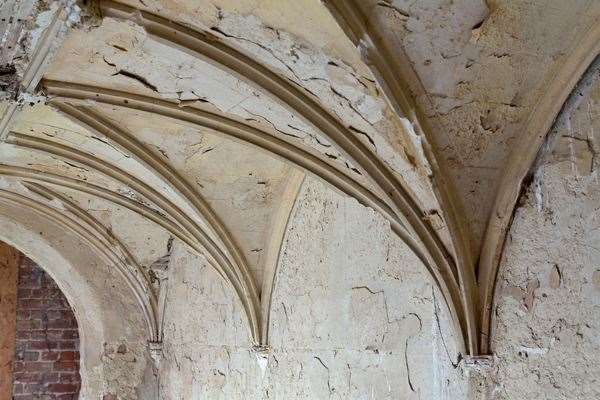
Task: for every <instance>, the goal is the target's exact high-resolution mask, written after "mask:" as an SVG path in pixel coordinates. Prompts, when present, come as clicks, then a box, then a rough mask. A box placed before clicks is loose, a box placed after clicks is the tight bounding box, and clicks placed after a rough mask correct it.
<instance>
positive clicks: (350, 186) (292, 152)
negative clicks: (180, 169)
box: [42, 80, 462, 332]
mask: <svg viewBox="0 0 600 400" xmlns="http://www.w3.org/2000/svg"><path fill="white" fill-rule="evenodd" d="M42 85H43V88H44V91H45V92H46V94H47V95H48V96H49V97H50V100H49V104H53V102H56V101H58V102H62V103H64V102H70V103H76V102H77V101H79V102H80V103H81V104H89V102H90V101H93V102H97V103H101V104H107V105H112V106H118V107H124V108H130V109H132V110H139V111H145V112H149V113H153V114H156V115H162V116H165V117H168V118H172V119H175V120H177V121H179V122H182V123H185V124H190V125H192V126H194V127H201V128H208V129H210V130H212V131H214V132H215V133H217V134H223V135H225V136H228V137H231V138H234V139H236V140H238V141H242V142H244V143H248V144H252V145H254V146H257V147H259V148H261V149H263V150H266V151H268V152H270V153H273V154H275V155H277V156H279V157H280V158H283V159H284V160H286V161H288V162H291V163H293V164H295V165H297V166H299V167H301V168H303V169H306V170H307V171H308V172H312V173H313V174H315V175H317V176H318V177H319V178H321V179H323V180H325V181H326V182H328V183H330V184H332V185H333V186H334V187H336V188H337V189H338V190H341V191H342V192H344V193H346V194H348V195H350V196H352V197H355V198H356V199H357V200H359V201H360V202H361V203H362V204H365V205H367V206H370V207H373V208H374V209H375V210H378V211H380V212H382V211H383V212H382V214H383V215H384V216H385V217H386V218H388V220H389V221H390V224H391V227H392V229H393V231H394V232H395V233H396V234H398V235H399V236H400V237H401V238H402V240H403V241H405V242H406V243H407V245H409V247H410V248H411V249H412V250H413V251H414V252H415V253H416V254H417V256H418V257H419V258H420V260H421V261H422V262H423V263H424V264H425V265H426V266H428V268H429V270H430V272H431V274H432V276H433V278H434V280H435V281H436V284H437V285H439V287H440V288H441V290H442V293H444V295H445V296H446V298H448V296H453V297H454V302H450V301H448V305H449V307H450V308H451V309H454V306H453V305H456V304H458V305H460V302H458V303H457V302H456V301H459V299H460V298H459V291H458V286H457V284H456V281H455V279H454V273H451V274H450V276H449V277H448V278H447V279H448V280H443V279H442V278H441V276H440V269H438V268H437V267H436V265H437V264H435V263H433V262H432V261H431V260H430V258H429V256H428V254H427V252H426V251H424V249H423V246H422V245H421V244H419V241H418V240H415V237H414V236H413V235H411V234H410V233H409V231H407V230H406V229H405V226H406V225H405V224H403V223H402V222H401V219H400V217H399V215H398V213H397V212H394V211H393V206H388V202H390V199H389V198H385V197H384V199H380V198H378V197H377V195H376V194H374V191H373V189H371V187H370V185H368V186H367V185H365V184H362V183H359V182H357V180H356V178H354V177H353V176H350V175H348V172H347V171H342V170H340V168H339V167H338V166H335V165H332V163H331V162H329V161H325V156H322V155H316V154H315V152H314V151H312V150H308V149H306V148H305V146H303V145H301V144H299V143H298V142H297V141H295V140H293V139H289V138H285V139H284V138H282V137H281V136H279V135H277V134H276V133H274V132H269V131H267V130H265V129H264V128H259V127H257V126H255V125H254V124H250V123H247V122H245V121H239V120H237V119H235V118H233V117H230V116H227V115H223V114H220V113H216V112H215V111H214V110H212V109H211V110H208V109H202V108H200V107H201V106H194V107H185V106H184V107H182V106H180V105H179V104H178V103H176V102H173V101H169V100H163V99H158V98H154V97H148V96H144V95H139V94H132V93H126V92H122V91H117V90H113V89H107V88H101V87H95V86H90V85H85V84H77V83H71V82H57V81H52V80H44V81H43V82H42ZM380 190H381V189H380ZM380 190H378V191H375V193H379V192H380ZM424 224H425V223H424ZM445 257H446V258H444V259H445V260H446V261H447V262H451V259H450V258H449V256H448V255H446V256H445ZM460 312H461V309H460V308H458V309H456V314H455V315H460ZM458 321H459V319H455V322H458ZM457 331H458V332H461V331H462V329H461V328H459V327H458V326H457Z"/></svg>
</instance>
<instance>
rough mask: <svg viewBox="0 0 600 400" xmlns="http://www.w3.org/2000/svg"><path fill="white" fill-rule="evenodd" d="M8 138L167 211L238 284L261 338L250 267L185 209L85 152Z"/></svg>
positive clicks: (253, 332) (21, 137) (253, 328)
mask: <svg viewBox="0 0 600 400" xmlns="http://www.w3.org/2000/svg"><path fill="white" fill-rule="evenodd" d="M7 141H8V142H9V143H12V144H15V145H17V146H20V147H23V148H28V149H31V150H35V151H40V152H45V153H47V154H50V155H52V156H55V157H59V158H63V159H65V160H67V161H69V162H75V163H78V164H80V165H83V166H85V167H87V168H90V169H93V170H95V171H97V172H99V173H101V174H103V175H105V176H107V177H110V178H112V179H114V180H115V181H117V182H119V183H121V184H123V185H125V186H127V187H129V188H131V189H132V190H134V191H135V192H137V193H139V194H141V195H142V196H143V197H144V198H146V199H147V200H149V201H150V202H152V203H153V204H155V205H156V206H158V207H159V208H160V209H161V210H163V211H165V212H166V213H167V215H168V216H169V217H171V219H172V220H174V221H175V222H176V223H177V224H178V225H179V226H180V227H182V228H183V230H184V232H187V233H188V234H189V235H190V236H191V237H193V238H194V241H195V242H196V243H197V245H196V246H194V247H193V248H195V249H196V250H198V245H199V246H201V248H203V249H205V250H206V251H205V252H202V254H204V255H205V256H207V259H208V261H209V263H210V264H211V265H213V266H214V267H215V268H216V269H217V270H220V271H221V274H222V275H223V276H225V277H226V279H227V281H228V282H229V283H230V284H231V285H232V286H233V287H234V290H235V291H236V293H237V294H238V296H239V298H240V301H241V302H242V305H243V307H244V310H245V312H246V315H247V317H248V319H249V325H250V328H251V336H252V337H253V338H254V339H255V340H256V341H257V342H259V341H260V337H261V335H260V302H259V297H258V293H257V292H256V287H255V285H254V283H253V278H252V276H251V275H250V272H249V270H248V268H247V267H246V268H245V269H242V268H241V267H240V266H239V265H237V264H236V263H235V262H234V261H233V260H232V259H231V257H230V256H229V254H227V253H226V252H224V251H223V250H222V248H221V247H220V246H219V245H218V244H217V243H216V242H215V241H214V240H213V239H212V237H211V236H210V235H209V234H208V232H206V231H205V230H203V229H202V227H200V226H199V225H198V224H197V223H196V222H195V221H194V220H193V219H192V218H191V217H190V216H189V215H188V214H187V213H186V212H185V211H184V210H181V209H180V208H179V207H178V206H177V205H176V204H174V203H173V202H172V201H170V200H169V199H168V198H166V197H165V196H164V195H163V194H161V193H160V192H158V191H157V190H156V189H154V188H152V187H151V186H150V185H148V184H146V183H145V182H143V181H142V180H140V179H138V178H137V177H135V176H133V175H131V174H129V173H126V172H124V171H123V170H121V169H119V168H118V167H116V166H114V165H112V164H110V163H107V162H105V161H103V160H100V159H99V158H96V157H94V156H92V155H90V154H87V153H85V152H82V151H79V150H76V149H73V148H70V147H68V146H64V145H62V144H59V143H56V142H52V141H49V140H46V139H41V138H38V137H34V136H29V135H23V134H20V133H15V132H11V133H10V134H9V136H8V138H7Z"/></svg>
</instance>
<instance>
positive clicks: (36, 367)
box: [12, 256, 81, 400]
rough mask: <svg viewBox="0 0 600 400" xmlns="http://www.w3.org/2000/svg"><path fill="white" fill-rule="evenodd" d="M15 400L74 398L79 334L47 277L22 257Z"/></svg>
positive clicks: (14, 367) (65, 304) (49, 278)
mask: <svg viewBox="0 0 600 400" xmlns="http://www.w3.org/2000/svg"><path fill="white" fill-rule="evenodd" d="M13 370H14V373H13V396H12V398H13V399H14V400H29V399H34V398H43V399H45V400H76V399H78V397H79V388H80V385H81V378H80V376H79V331H78V328H77V321H76V320H75V316H74V315H73V311H72V310H71V308H70V306H69V304H68V303H67V300H66V299H65V297H64V295H63V294H62V292H61V291H60V289H59V288H58V287H57V286H56V283H54V281H53V280H52V278H51V277H50V276H49V275H48V274H47V273H45V272H44V271H43V270H42V269H41V268H39V267H38V266H37V265H35V264H34V263H33V262H32V261H31V260H29V259H28V258H26V257H25V256H22V258H21V263H20V266H19V281H18V291H17V334H16V352H15V361H14V364H13Z"/></svg>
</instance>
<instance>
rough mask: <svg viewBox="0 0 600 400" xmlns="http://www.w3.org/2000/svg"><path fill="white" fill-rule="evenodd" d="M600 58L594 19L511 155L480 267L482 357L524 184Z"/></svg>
mask: <svg viewBox="0 0 600 400" xmlns="http://www.w3.org/2000/svg"><path fill="white" fill-rule="evenodd" d="M598 55H600V24H598V22H597V20H596V21H594V22H593V23H592V24H590V25H589V26H588V27H587V28H586V29H585V30H584V34H583V35H582V37H581V38H580V40H578V41H577V44H576V46H575V47H573V48H572V49H571V52H570V53H568V54H566V55H564V56H563V57H564V58H563V60H564V61H562V63H561V64H560V65H559V66H558V67H557V68H556V70H554V71H550V73H551V80H550V84H549V85H548V88H547V89H546V90H545V92H544V95H543V96H542V97H541V98H540V99H539V100H538V102H537V103H536V105H535V108H534V110H533V112H532V113H531V114H530V116H529V118H528V120H527V124H526V125H525V128H524V129H523V134H522V135H521V136H520V137H519V144H517V145H516V148H518V149H519V150H520V151H515V152H512V154H511V158H510V160H509V162H508V163H507V170H506V172H505V174H504V175H503V177H502V181H501V182H500V187H499V190H498V195H497V197H496V199H495V202H494V206H493V209H492V213H491V214H490V215H491V217H490V221H489V223H488V226H487V230H486V232H485V237H484V241H483V246H482V250H481V256H480V260H479V268H478V273H479V274H478V285H479V291H480V293H479V297H480V300H479V301H480V303H481V338H480V340H481V346H482V352H484V353H487V352H488V351H489V346H490V343H489V341H490V339H491V318H492V307H493V302H494V290H495V288H496V277H497V274H498V269H499V267H500V261H501V256H502V250H503V248H504V242H505V239H506V234H507V233H508V230H509V229H510V225H511V221H512V217H513V213H514V210H515V207H516V204H517V201H518V199H519V195H520V193H521V188H522V185H523V182H524V180H525V178H526V177H527V175H528V174H529V173H530V172H531V169H532V168H533V167H534V163H535V159H536V157H537V155H538V153H539V152H540V149H541V148H542V145H543V143H544V141H545V140H546V137H547V135H548V133H549V132H550V129H551V127H552V124H553V123H554V121H555V119H556V117H557V116H558V114H559V112H560V110H561V108H562V106H563V104H565V101H566V100H567V98H568V97H569V95H570V94H571V92H572V91H573V89H574V88H575V86H576V85H577V83H578V81H579V79H580V78H581V77H582V76H583V75H584V73H585V71H586V70H587V69H588V67H590V65H591V64H592V62H593V61H594V60H595V59H596V57H598Z"/></svg>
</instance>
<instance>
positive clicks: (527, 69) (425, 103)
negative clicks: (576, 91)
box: [365, 0, 600, 254]
mask: <svg viewBox="0 0 600 400" xmlns="http://www.w3.org/2000/svg"><path fill="white" fill-rule="evenodd" d="M375 3H376V4H375ZM368 4H369V5H370V6H366V7H365V9H366V10H369V12H370V21H372V24H373V25H375V26H385V27H386V29H385V31H381V32H380V33H381V34H382V35H383V39H384V40H385V42H386V44H387V45H388V46H391V49H392V50H393V49H394V48H396V49H399V50H398V51H397V54H405V55H406V57H408V59H409V60H410V65H411V66H412V68H413V69H414V70H415V72H416V75H417V77H418V84H417V85H414V83H415V82H409V85H412V86H413V88H412V90H413V92H414V93H415V94H416V95H417V96H418V97H417V101H418V103H419V104H420V105H421V107H422V108H423V109H424V110H425V113H426V114H427V116H428V118H429V119H430V121H431V122H432V123H433V124H434V129H432V132H431V137H430V141H431V142H432V143H434V144H435V145H436V147H437V157H438V158H439V159H440V160H442V161H443V162H444V163H445V164H446V166H447V168H446V169H445V170H443V171H441V172H442V174H445V175H443V176H444V177H445V178H449V179H450V180H451V181H452V182H453V186H454V190H456V192H457V193H458V197H459V199H460V201H461V202H462V203H463V207H464V215H465V217H464V218H465V220H466V221H467V223H468V225H469V226H470V230H471V239H472V242H473V244H474V245H473V253H474V254H477V253H478V251H479V247H480V245H481V241H482V240H483V234H484V233H485V229H486V225H487V222H488V218H489V213H490V211H491V207H492V205H493V204H494V199H495V198H496V195H497V190H498V184H499V181H500V179H501V178H502V176H503V174H504V172H505V170H506V168H507V165H508V164H507V163H508V161H509V155H510V154H511V153H513V152H514V151H518V149H517V148H515V146H517V144H518V139H519V137H520V136H521V135H523V132H524V127H525V126H526V123H527V122H528V117H529V115H530V114H531V112H532V110H533V108H534V107H535V105H536V103H537V102H538V101H539V99H540V97H541V95H542V93H544V91H545V90H546V89H547V88H548V87H549V82H551V81H552V79H553V78H554V77H555V76H556V73H557V71H558V69H559V68H560V66H562V65H563V64H565V63H566V62H568V61H569V55H570V53H571V51H572V50H573V49H574V48H575V47H576V46H577V44H578V43H579V42H580V41H581V38H582V36H583V35H584V34H585V33H586V32H587V31H588V30H590V29H591V27H593V26H594V24H596V23H597V22H596V20H597V18H598V15H599V12H600V8H599V7H600V4H599V3H598V2H597V1H589V0H575V1H560V0H544V1H524V0H517V1H503V0H500V1H497V0H493V1H482V0H460V1H446V0H433V1H430V0H427V1H408V0H383V1H372V2H370V3H368ZM395 46H397V47H395ZM549 118H552V117H549Z"/></svg>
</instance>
